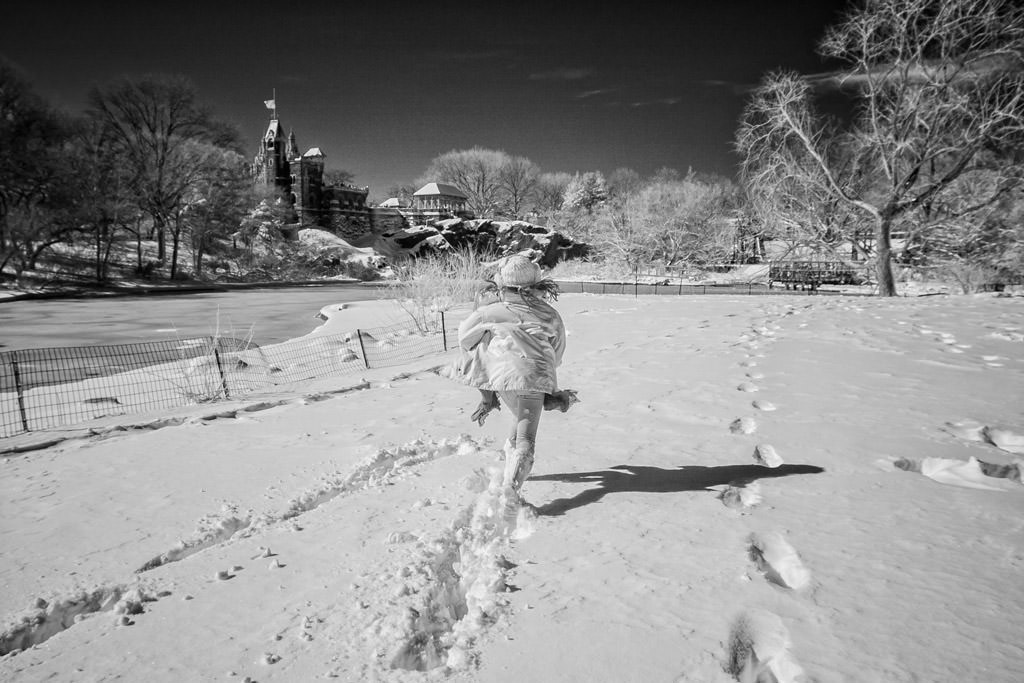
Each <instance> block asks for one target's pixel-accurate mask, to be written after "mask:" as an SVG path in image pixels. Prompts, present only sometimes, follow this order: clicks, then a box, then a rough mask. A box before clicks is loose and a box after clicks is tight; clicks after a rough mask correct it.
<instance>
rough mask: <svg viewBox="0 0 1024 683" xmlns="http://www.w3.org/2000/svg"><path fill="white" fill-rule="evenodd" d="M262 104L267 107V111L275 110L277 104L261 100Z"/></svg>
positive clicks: (272, 101)
mask: <svg viewBox="0 0 1024 683" xmlns="http://www.w3.org/2000/svg"><path fill="white" fill-rule="evenodd" d="M263 104H265V105H267V109H276V108H277V102H275V101H274V100H263Z"/></svg>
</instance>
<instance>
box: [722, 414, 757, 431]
mask: <svg viewBox="0 0 1024 683" xmlns="http://www.w3.org/2000/svg"><path fill="white" fill-rule="evenodd" d="M729 431H730V432H732V433H733V434H753V433H754V432H756V431H757V420H755V419H754V418H752V417H738V418H736V419H735V420H733V421H732V424H730V425H729Z"/></svg>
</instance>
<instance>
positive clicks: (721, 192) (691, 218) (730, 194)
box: [615, 172, 736, 265]
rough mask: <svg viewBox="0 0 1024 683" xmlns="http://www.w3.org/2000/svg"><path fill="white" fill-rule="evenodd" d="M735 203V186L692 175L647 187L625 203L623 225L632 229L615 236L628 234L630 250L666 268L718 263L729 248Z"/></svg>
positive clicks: (620, 230) (618, 232) (733, 224)
mask: <svg viewBox="0 0 1024 683" xmlns="http://www.w3.org/2000/svg"><path fill="white" fill-rule="evenodd" d="M735 200H736V186H735V185H734V184H733V183H732V182H731V181H729V180H727V179H724V178H717V179H706V180H704V179H701V178H698V177H697V176H696V174H694V173H692V172H691V173H690V174H688V175H687V176H686V178H684V179H682V180H675V181H672V180H662V181H658V182H653V183H649V184H648V185H647V186H645V187H644V188H643V189H642V190H640V191H639V192H637V193H635V194H633V195H632V196H630V197H629V199H628V200H627V201H626V204H625V207H624V209H623V212H622V213H623V221H624V222H625V223H627V224H628V225H629V226H630V228H629V229H628V230H626V229H625V228H619V229H618V230H616V233H615V234H616V235H617V236H623V235H627V236H629V237H630V239H631V240H632V242H633V244H634V246H633V247H632V248H633V250H634V251H638V252H640V253H642V254H643V255H644V257H645V258H646V259H647V260H650V261H660V262H662V263H664V264H665V265H674V264H677V263H680V262H684V263H689V264H694V265H707V264H709V263H715V262H721V261H722V260H724V259H726V258H728V256H729V254H730V253H731V252H732V250H733V243H734V238H735V233H736V223H735V221H734V220H732V216H731V214H732V208H733V206H734V205H735V203H736V202H735ZM617 248H618V249H619V250H620V251H621V250H622V249H621V247H617Z"/></svg>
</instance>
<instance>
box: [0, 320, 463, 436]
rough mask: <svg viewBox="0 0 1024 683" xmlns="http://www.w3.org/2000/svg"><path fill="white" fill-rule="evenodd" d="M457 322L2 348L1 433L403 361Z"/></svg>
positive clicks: (436, 349) (441, 346) (437, 349)
mask: <svg viewBox="0 0 1024 683" xmlns="http://www.w3.org/2000/svg"><path fill="white" fill-rule="evenodd" d="M453 324H454V325H455V326H456V329H457V323H452V322H450V321H449V322H446V320H445V315H444V313H441V314H440V315H438V316H436V317H435V318H432V319H429V320H427V321H426V322H422V321H421V322H419V323H413V322H412V321H410V322H409V323H408V324H399V325H391V326H386V327H375V328H371V329H359V330H355V331H353V332H346V333H343V334H334V335H319V336H310V337H305V338H302V339H297V340H294V341H290V342H284V343H281V344H273V345H268V346H259V345H258V344H254V343H252V342H251V341H250V340H243V339H234V338H229V337H189V338H187V339H175V340H168V341H155V342H140V343H134V344H110V345H97V346H70V347H54V348H43V349H26V350H20V351H4V352H0V438H4V437H10V436H15V435H17V434H24V433H26V432H33V431H41V430H45V429H50V428H53V427H60V426H67V425H73V424H78V423H82V422H87V421H89V420H94V419H98V418H101V417H109V416H116V415H128V414H137V413H143V412H149V411H152V410H157V409H161V408H176V407H182V406H187V405H198V404H203V403H213V402H217V401H224V400H228V399H232V398H237V397H239V396H242V395H245V394H249V393H253V392H258V391H267V390H271V389H273V388H274V387H276V386H280V385H284V384H289V383H292V382H300V381H305V380H311V379H318V378H322V377H329V376H332V375H344V374H350V373H355V372H359V371H361V370H364V369H369V368H380V367H389V366H394V365H401V364H402V363H406V362H408V361H410V360H415V359H417V358H422V357H425V356H430V355H434V354H440V353H443V352H445V351H447V350H448V348H449V343H450V340H451V341H452V342H453V343H457V342H454V335H455V334H456V332H455V330H453V329H452V325H453Z"/></svg>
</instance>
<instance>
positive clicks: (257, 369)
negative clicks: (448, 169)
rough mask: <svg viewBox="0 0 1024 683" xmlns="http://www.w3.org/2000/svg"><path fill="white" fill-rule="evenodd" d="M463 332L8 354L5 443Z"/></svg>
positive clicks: (417, 327)
mask: <svg viewBox="0 0 1024 683" xmlns="http://www.w3.org/2000/svg"><path fill="white" fill-rule="evenodd" d="M558 284H559V287H560V289H561V291H562V292H563V293H587V294H621V295H629V296H640V295H682V294H708V295H710V294H733V295H736V294H741V295H747V294H751V295H752V294H792V293H793V292H789V291H781V290H777V289H776V290H771V289H769V288H768V286H767V285H764V284H759V283H740V284H681V283H676V284H672V283H669V282H665V283H655V284H647V283H640V282H559V283H558ZM808 293H811V292H808ZM818 293H821V292H820V291H819V292H818ZM457 329H458V320H457V319H453V318H452V316H451V315H449V319H448V320H446V319H445V314H444V313H441V314H439V315H437V316H436V317H433V318H429V317H428V318H426V319H423V318H421V319H419V320H418V321H416V322H411V321H410V322H409V323H408V324H396V325H390V326H385V327H375V328H367V329H360V330H355V331H353V332H347V333H344V334H334V335H326V334H325V335H313V336H307V337H303V338H301V339H297V340H294V341H290V342H284V343H281V344H273V345H267V346H260V345H259V344H256V343H253V342H252V341H251V340H248V339H235V338H230V337H217V336H213V337H192V338H187V339H175V340H168V341H157V342H141V343H135V344H110V345H100V346H72V347H55V348H43V349H27V350H20V351H4V352H0V438H4V437H9V436H14V435H16V434H22V433H25V432H31V431H41V430H45V429H49V428H53V427H60V426H64V425H71V424H77V423H81V422H87V421H89V420H94V419H98V418H101V417H109V416H116V415H127V414H136V413H143V412H148V411H153V410H157V409H161V408H174V407H181V406H187V405H195V404H202V403H211V402H215V401H221V400H225V399H230V398H236V397H238V396H240V395H243V394H248V393H253V392H259V391H267V390H271V389H273V388H275V387H278V386H280V385H284V384H289V383H293V382H301V381H306V380H312V379H318V378H323V377H330V376H333V375H342V374H346V373H354V372H358V371H360V370H363V369H369V368H381V367H388V366H394V365H401V364H403V363H406V362H409V361H411V360H416V359H418V358H423V357H426V356H430V355H434V354H440V353H443V352H445V351H447V350H448V349H449V348H451V347H452V346H453V345H454V344H456V343H457V341H456V338H457Z"/></svg>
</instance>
